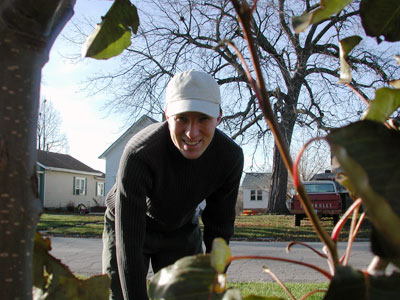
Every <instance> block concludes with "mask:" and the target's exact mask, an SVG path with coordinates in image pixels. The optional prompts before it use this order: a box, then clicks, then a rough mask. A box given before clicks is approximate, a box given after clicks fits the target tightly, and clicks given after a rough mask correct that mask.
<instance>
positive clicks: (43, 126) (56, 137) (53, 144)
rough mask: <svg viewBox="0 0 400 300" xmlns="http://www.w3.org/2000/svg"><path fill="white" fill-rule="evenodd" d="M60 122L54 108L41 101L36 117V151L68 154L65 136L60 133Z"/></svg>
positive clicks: (58, 114) (50, 103) (48, 102)
mask: <svg viewBox="0 0 400 300" xmlns="http://www.w3.org/2000/svg"><path fill="white" fill-rule="evenodd" d="M61 122H62V120H61V117H60V113H59V112H58V111H57V110H56V109H55V108H54V106H53V104H52V102H51V101H49V100H47V99H42V100H41V101H40V107H39V116H38V126H37V149H39V150H44V151H51V152H63V153H68V152H69V145H68V139H67V136H66V135H65V133H61V132H60V127H61Z"/></svg>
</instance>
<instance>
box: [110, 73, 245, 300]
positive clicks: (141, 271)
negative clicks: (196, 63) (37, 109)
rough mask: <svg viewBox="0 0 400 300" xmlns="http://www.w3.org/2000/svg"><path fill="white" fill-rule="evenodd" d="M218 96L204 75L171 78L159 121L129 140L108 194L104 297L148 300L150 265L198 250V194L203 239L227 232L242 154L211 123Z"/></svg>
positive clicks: (218, 113)
mask: <svg viewBox="0 0 400 300" xmlns="http://www.w3.org/2000/svg"><path fill="white" fill-rule="evenodd" d="M220 104H221V96H220V90H219V86H218V84H217V82H216V81H215V80H214V79H213V78H212V77H211V76H210V75H208V74H206V73H203V72H198V71H187V72H183V73H180V74H177V75H175V76H174V77H173V78H172V79H171V81H170V83H169V84H168V86H167V90H166V110H165V116H166V119H167V120H166V122H162V123H157V124H153V125H150V126H148V127H146V128H145V129H143V130H142V131H140V132H139V133H137V134H136V135H135V136H133V137H132V139H131V140H130V141H129V142H128V144H127V145H126V147H125V150H124V153H123V155H122V157H121V161H120V165H119V171H118V175H117V180H116V183H115V185H114V187H113V188H112V190H111V191H110V192H109V194H108V195H107V199H106V203H107V210H106V214H105V226H104V233H103V271H104V273H107V274H109V275H110V277H111V299H125V300H127V299H129V300H131V299H139V300H142V299H147V289H146V276H147V272H148V267H149V263H150V262H151V265H152V268H153V271H154V272H155V273H156V272H157V271H159V270H160V269H161V268H163V267H166V266H168V265H170V264H173V263H174V262H175V261H176V260H178V259H179V258H182V257H184V256H188V255H194V254H198V253H202V252H203V249H202V234H201V231H200V227H199V223H198V218H197V216H196V214H195V211H196V207H197V206H198V204H199V203H200V202H202V201H203V200H204V199H205V200H206V207H205V209H204V211H203V213H202V220H203V223H204V237H203V240H204V244H205V247H206V252H210V251H211V244H212V241H213V239H214V238H216V237H222V238H224V239H225V240H226V241H227V242H229V240H230V238H231V237H232V235H233V226H234V220H235V204H236V198H237V193H238V188H239V181H240V177H241V175H242V170H243V152H242V150H241V148H240V147H239V146H238V145H236V144H235V143H234V142H233V141H232V140H231V139H230V138H229V137H227V136H226V135H225V134H224V133H222V132H221V131H220V130H218V129H216V126H217V125H218V124H219V123H220V121H221V116H222V111H221V107H220Z"/></svg>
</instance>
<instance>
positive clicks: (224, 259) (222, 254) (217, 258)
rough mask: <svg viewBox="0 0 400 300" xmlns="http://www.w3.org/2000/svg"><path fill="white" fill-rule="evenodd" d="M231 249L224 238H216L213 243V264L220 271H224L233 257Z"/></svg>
mask: <svg viewBox="0 0 400 300" xmlns="http://www.w3.org/2000/svg"><path fill="white" fill-rule="evenodd" d="M231 255H232V253H231V249H230V248H229V247H228V245H227V244H226V242H225V240H224V239H222V238H216V239H214V241H213V244H212V250H211V266H212V267H213V268H214V269H215V270H216V271H217V272H218V273H224V272H225V269H226V266H227V265H228V262H229V260H230V258H231Z"/></svg>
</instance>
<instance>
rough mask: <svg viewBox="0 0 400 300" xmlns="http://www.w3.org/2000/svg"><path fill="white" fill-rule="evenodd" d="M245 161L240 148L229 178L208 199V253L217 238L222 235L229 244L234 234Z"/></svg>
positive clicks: (206, 241)
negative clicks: (237, 202)
mask: <svg viewBox="0 0 400 300" xmlns="http://www.w3.org/2000/svg"><path fill="white" fill-rule="evenodd" d="M243 161H244V158H243V152H242V151H241V150H240V154H239V155H237V157H236V160H235V161H234V162H233V168H232V169H231V172H230V174H229V175H228V176H227V180H226V181H225V182H224V183H222V185H221V186H220V188H219V189H218V190H216V191H215V192H214V193H213V194H211V195H210V196H209V197H207V199H206V207H205V209H204V211H203V213H202V220H203V224H204V237H203V239H204V244H205V246H206V252H207V253H209V252H211V247H212V242H213V240H214V239H215V238H217V237H221V238H223V239H224V240H225V241H226V242H227V243H228V244H229V241H230V239H231V237H232V236H233V232H234V223H235V217H236V201H237V195H238V190H239V184H240V178H241V176H242V171H243V163H244V162H243Z"/></svg>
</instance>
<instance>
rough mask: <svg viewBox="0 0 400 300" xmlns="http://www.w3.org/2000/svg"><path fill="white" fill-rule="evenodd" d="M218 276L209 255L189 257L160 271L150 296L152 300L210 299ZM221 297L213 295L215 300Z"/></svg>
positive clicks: (151, 285) (151, 286) (150, 288)
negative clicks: (209, 296)
mask: <svg viewBox="0 0 400 300" xmlns="http://www.w3.org/2000/svg"><path fill="white" fill-rule="evenodd" d="M217 275H218V274H217V272H216V271H215V270H214V268H212V267H211V257H210V255H209V254H206V255H195V256H187V257H184V258H181V259H179V260H178V261H176V262H175V263H174V264H173V265H170V266H168V267H166V268H163V269H161V270H160V271H158V272H157V273H156V274H155V275H154V277H153V278H152V280H151V281H150V284H149V288H148V294H149V297H150V298H151V299H168V300H173V299H182V300H184V299H208V298H207V297H208V295H209V294H210V292H211V291H212V287H213V284H214V281H215V279H216V278H217ZM221 297H222V295H221V296H217V295H215V294H213V299H221Z"/></svg>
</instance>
